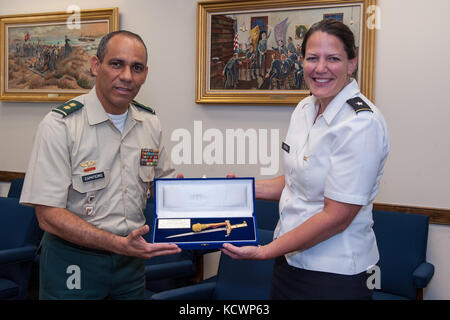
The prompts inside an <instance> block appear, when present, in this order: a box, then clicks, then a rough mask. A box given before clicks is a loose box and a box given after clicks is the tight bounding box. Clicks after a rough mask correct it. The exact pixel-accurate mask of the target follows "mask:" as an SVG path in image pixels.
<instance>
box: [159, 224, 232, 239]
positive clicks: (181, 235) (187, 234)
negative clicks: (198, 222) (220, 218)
mask: <svg viewBox="0 0 450 320" xmlns="http://www.w3.org/2000/svg"><path fill="white" fill-rule="evenodd" d="M225 230H227V228H225V227H224V228H216V229H208V230H203V231H200V232H186V233H180V234H175V235H173V236H167V237H166V239H170V238H178V237H186V236H191V235H193V234H202V233H209V232H217V231H225Z"/></svg>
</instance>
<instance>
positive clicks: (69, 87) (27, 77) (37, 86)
mask: <svg viewBox="0 0 450 320" xmlns="http://www.w3.org/2000/svg"><path fill="white" fill-rule="evenodd" d="M109 28H110V26H109V21H108V20H98V21H95V20H94V21H88V22H81V23H80V25H79V28H68V27H67V25H66V23H45V24H27V25H14V26H8V27H7V30H6V36H7V39H6V42H5V43H7V46H8V47H7V53H6V54H7V57H6V59H5V60H6V64H7V65H6V68H5V69H6V70H8V74H7V77H5V78H6V80H7V81H6V86H5V90H6V91H9V92H22V91H26V92H30V91H31V92H34V91H35V92H39V91H51V92H66V91H70V92H77V91H80V92H84V91H86V90H89V89H91V88H92V87H93V85H94V82H95V78H94V77H93V76H92V75H91V72H90V58H91V57H92V56H93V55H95V54H96V51H97V47H98V44H99V42H100V40H101V38H102V37H103V36H104V35H105V34H107V33H108V32H109ZM5 51H6V50H5Z"/></svg>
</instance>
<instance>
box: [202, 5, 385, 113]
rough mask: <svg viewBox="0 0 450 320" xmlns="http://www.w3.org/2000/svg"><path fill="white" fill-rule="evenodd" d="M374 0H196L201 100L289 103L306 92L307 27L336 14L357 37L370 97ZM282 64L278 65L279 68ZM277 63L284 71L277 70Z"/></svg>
mask: <svg viewBox="0 0 450 320" xmlns="http://www.w3.org/2000/svg"><path fill="white" fill-rule="evenodd" d="M376 4H377V0H322V1H317V0H258V1H255V0H244V1H223V0H212V1H202V2H198V4H197V69H196V102H197V103H204V104H254V105H292V106H295V105H296V104H297V103H298V102H299V101H300V100H301V99H302V98H304V97H306V96H307V95H309V90H308V88H307V86H306V83H305V81H304V79H303V77H300V74H302V73H301V71H302V69H303V67H302V56H301V53H300V48H301V45H302V41H303V37H304V35H305V33H306V32H307V30H308V28H309V27H310V26H311V25H313V24H314V23H315V22H318V21H320V20H322V19H324V18H327V17H330V18H337V19H339V20H341V21H342V22H343V23H345V24H346V25H348V26H349V28H350V29H351V30H352V31H353V33H354V35H355V42H356V46H357V52H358V70H357V71H356V72H355V74H354V75H353V76H354V77H355V78H356V80H357V81H358V83H359V85H360V87H361V91H362V93H363V94H364V95H366V96H367V97H368V98H369V99H373V83H374V64H375V34H376V28H374V27H373V23H369V21H371V20H370V19H371V17H370V14H371V12H372V11H371V10H372V9H373V7H374V6H376ZM280 66H281V67H280ZM278 69H280V70H278Z"/></svg>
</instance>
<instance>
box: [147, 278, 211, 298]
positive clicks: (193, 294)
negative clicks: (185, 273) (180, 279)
mask: <svg viewBox="0 0 450 320" xmlns="http://www.w3.org/2000/svg"><path fill="white" fill-rule="evenodd" d="M215 289H216V283H215V282H205V283H199V284H194V285H192V286H187V287H183V288H177V289H172V290H167V291H161V292H158V293H155V294H154V295H152V296H151V300H211V299H212V297H213V294H214V290H215Z"/></svg>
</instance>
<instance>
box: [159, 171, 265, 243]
mask: <svg viewBox="0 0 450 320" xmlns="http://www.w3.org/2000/svg"><path fill="white" fill-rule="evenodd" d="M154 199H155V201H154V206H155V211H154V212H155V216H154V221H153V229H152V238H151V242H153V243H176V244H177V245H178V246H179V247H180V248H182V249H217V248H221V247H222V244H223V243H231V244H233V245H236V246H244V245H257V244H258V235H257V232H256V219H255V215H254V213H255V210H254V208H255V179H254V178H242V177H239V178H184V179H155V182H154Z"/></svg>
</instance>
